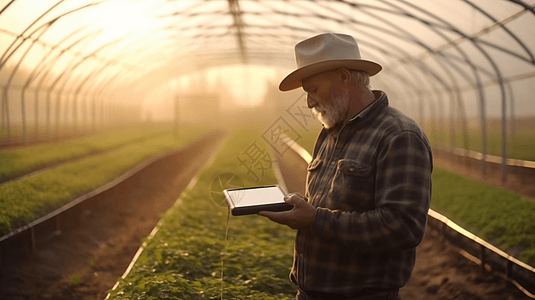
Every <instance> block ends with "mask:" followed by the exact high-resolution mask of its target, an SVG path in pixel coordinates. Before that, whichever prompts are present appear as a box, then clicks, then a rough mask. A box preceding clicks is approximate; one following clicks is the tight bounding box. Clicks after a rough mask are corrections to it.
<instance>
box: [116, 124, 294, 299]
mask: <svg viewBox="0 0 535 300" xmlns="http://www.w3.org/2000/svg"><path fill="white" fill-rule="evenodd" d="M260 135H261V133H260V131H255V130H247V131H241V132H238V133H236V134H235V135H233V136H232V137H231V138H230V139H229V140H228V142H227V143H226V144H225V146H224V148H223V149H221V151H220V152H218V154H217V157H216V158H215V160H214V163H213V165H211V166H208V167H206V168H205V169H203V170H202V171H201V173H200V174H199V178H198V181H197V183H196V184H195V186H194V187H192V188H191V189H188V190H186V191H184V192H183V193H182V195H181V197H180V202H179V203H177V204H176V205H175V206H173V208H171V209H170V210H169V211H168V212H167V213H166V214H164V215H163V217H162V219H163V220H164V222H163V224H162V225H161V226H160V227H159V231H158V232H157V234H156V235H155V236H154V238H152V239H150V240H149V239H146V242H147V246H146V247H145V249H144V251H143V253H142V254H141V256H140V257H139V259H138V260H137V261H136V263H135V264H134V267H133V269H132V271H131V272H130V273H129V275H128V276H127V277H126V279H120V280H119V286H118V288H117V289H116V290H114V291H112V292H111V293H110V295H111V297H110V298H111V299H220V298H221V296H223V299H290V298H294V297H295V288H294V287H293V285H292V284H291V283H290V281H289V279H288V275H289V272H290V267H291V263H292V257H293V240H294V237H295V231H293V230H291V229H289V228H288V227H285V226H282V225H278V224H276V223H273V222H271V221H269V220H267V219H265V218H263V217H260V216H256V215H252V216H239V217H233V216H229V215H228V209H227V208H226V207H221V206H219V205H217V203H221V202H222V199H219V197H222V195H220V194H212V195H211V194H210V191H211V183H212V182H213V180H214V179H215V178H217V177H218V176H219V175H220V174H223V173H227V172H229V171H231V172H233V173H235V175H237V176H239V177H241V179H242V180H243V183H244V185H245V186H253V185H267V184H273V183H276V178H275V175H274V173H273V172H272V170H269V172H265V173H264V175H263V176H261V177H260V178H259V181H258V182H257V181H255V178H254V177H252V176H249V175H248V174H247V169H246V168H244V167H239V161H238V160H237V158H238V157H239V156H240V155H241V153H243V151H244V149H246V148H247V147H248V146H249V145H250V144H251V143H252V142H253V141H254V140H257V141H261V138H260ZM259 144H260V143H259ZM263 147H264V150H265V145H264V146H263ZM212 197H215V199H212ZM227 220H228V223H227ZM227 225H228V230H229V232H228V236H227V239H225V237H226V229H227ZM222 270H223V274H222V273H221V271H222ZM222 278H223V281H222V280H221V279H222Z"/></svg>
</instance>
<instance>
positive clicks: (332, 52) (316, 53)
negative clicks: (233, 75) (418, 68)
mask: <svg viewBox="0 0 535 300" xmlns="http://www.w3.org/2000/svg"><path fill="white" fill-rule="evenodd" d="M295 61H296V64H297V69H296V70H295V71H293V72H292V73H290V74H288V76H286V78H284V79H283V80H282V82H281V83H280V85H279V89H280V90H281V91H289V90H293V89H296V88H299V87H301V80H303V79H304V78H307V77H309V76H312V75H315V74H318V73H321V72H325V71H329V70H334V69H338V68H347V69H354V70H360V71H365V72H367V73H368V74H369V75H370V76H373V75H375V74H377V73H379V71H381V69H382V67H381V65H379V64H377V63H375V62H372V61H369V60H363V59H361V58H360V51H359V46H358V45H357V42H356V41H355V39H354V38H353V37H352V36H350V35H347V34H339V33H323V34H320V35H316V36H314V37H311V38H309V39H306V40H304V41H301V42H299V43H298V44H297V45H295Z"/></svg>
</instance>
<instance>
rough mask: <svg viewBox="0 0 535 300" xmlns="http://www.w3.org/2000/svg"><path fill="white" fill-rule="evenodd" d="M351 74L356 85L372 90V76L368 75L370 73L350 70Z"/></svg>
mask: <svg viewBox="0 0 535 300" xmlns="http://www.w3.org/2000/svg"><path fill="white" fill-rule="evenodd" d="M349 73H351V77H352V78H353V81H354V82H355V84H357V85H362V86H365V87H366V88H368V90H371V87H370V75H368V73H366V72H364V71H359V70H349Z"/></svg>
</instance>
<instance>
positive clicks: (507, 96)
mask: <svg viewBox="0 0 535 300" xmlns="http://www.w3.org/2000/svg"><path fill="white" fill-rule="evenodd" d="M14 1H15V0H12V1H11V2H10V3H9V4H7V5H6V6H4V8H3V9H2V12H3V11H5V10H6V9H7V7H8V6H9V5H11V4H12V3H14ZM62 1H64V0H61V1H59V2H57V3H56V4H55V5H54V6H53V7H51V8H50V9H49V10H48V11H47V12H49V11H51V10H52V9H53V8H54V7H55V6H57V5H58V4H59V3H61V2H62ZM463 1H464V2H465V3H466V4H467V5H470V6H471V7H473V8H474V9H475V10H477V12H478V13H479V14H481V15H483V16H485V17H486V18H488V19H489V20H491V21H492V22H494V24H493V26H494V27H497V28H504V30H505V31H506V33H507V34H509V35H510V36H511V37H512V38H513V39H514V40H515V41H516V42H517V43H518V44H519V45H520V47H521V48H522V49H523V52H524V53H523V54H520V52H517V51H511V50H509V49H506V48H504V47H500V46H499V45H495V44H492V43H489V42H486V41H484V40H482V39H479V35H477V34H472V35H467V34H465V33H463V32H462V31H461V30H460V29H459V28H456V27H455V26H453V25H452V24H449V23H448V22H447V21H445V20H442V19H440V17H439V16H436V15H433V14H432V13H430V12H428V11H425V10H419V11H420V12H422V13H424V14H426V15H427V16H430V17H431V19H432V21H430V20H427V19H425V20H424V19H422V18H417V17H416V16H414V15H412V14H411V12H410V11H409V10H407V9H405V8H401V7H400V6H399V5H398V4H403V5H405V6H408V7H410V6H411V4H410V3H408V2H406V1H403V0H396V1H394V0H392V1H383V3H388V4H389V5H391V6H390V7H393V9H387V8H384V7H376V6H372V5H364V4H357V3H352V2H349V1H343V0H340V1H338V2H339V3H342V4H345V5H347V6H351V7H353V8H355V9H361V10H362V9H363V10H367V11H380V12H383V13H384V12H388V13H395V14H397V15H399V16H404V17H408V18H412V19H414V20H416V21H419V22H421V23H422V26H425V27H427V28H430V29H431V30H434V31H435V33H436V34H439V33H440V32H441V30H448V31H450V32H452V33H456V34H457V35H459V36H460V38H459V39H458V40H454V39H447V38H445V41H446V44H445V45H443V46H442V47H438V48H435V49H432V48H431V47H429V46H428V45H426V44H425V43H424V42H423V41H419V40H417V39H413V38H407V37H408V36H407V35H402V37H403V39H404V41H405V42H409V43H414V44H415V45H419V46H421V47H423V48H424V49H426V51H427V53H428V54H430V55H431V56H432V57H433V58H434V59H435V60H436V61H438V60H444V61H446V62H450V63H451V62H452V60H457V59H458V57H455V56H451V54H448V53H447V52H445V50H446V49H447V48H448V47H454V48H455V49H456V51H462V49H461V48H459V47H458V46H457V45H458V44H459V43H462V42H463V41H468V42H469V43H472V44H473V45H474V46H475V47H477V48H478V49H479V51H480V53H482V54H484V55H485V53H486V50H485V49H484V48H483V47H482V46H483V45H484V46H487V47H491V48H493V49H496V50H497V51H499V52H501V53H504V54H506V55H509V56H513V57H516V58H518V59H522V60H524V61H526V62H529V63H532V64H533V63H534V62H533V57H534V56H533V54H532V53H531V52H530V51H529V49H528V48H527V46H526V45H525V44H524V43H523V42H522V40H521V39H519V38H518V37H517V36H516V35H515V34H514V33H513V32H511V31H510V30H508V29H507V26H506V25H505V24H504V23H503V22H498V21H497V20H496V19H494V18H493V17H492V16H491V15H490V14H488V13H486V12H485V10H484V9H483V8H481V7H478V6H477V5H475V4H474V3H472V2H471V1H469V0H463ZM102 2H104V0H103V1H99V2H93V3H91V5H95V4H100V3H102ZM234 2H235V3H234ZM510 2H511V3H515V4H517V5H519V6H521V7H523V8H524V9H525V11H526V12H528V11H530V12H532V13H534V14H535V12H534V9H533V6H530V5H528V4H525V3H524V2H522V1H511V0H510ZM205 3H207V1H202V2H196V3H194V4H193V5H191V6H188V7H186V8H185V9H181V11H180V12H173V13H171V14H163V15H160V16H161V17H169V16H171V17H172V16H176V15H180V16H184V17H186V18H195V17H196V16H201V15H204V16H206V15H210V14H212V15H214V18H217V16H220V15H222V14H227V15H231V16H233V17H234V16H240V17H243V16H248V15H254V14H255V12H248V11H244V10H242V9H240V8H239V7H238V8H234V9H232V8H231V7H230V6H232V5H236V4H238V1H237V0H229V1H228V4H229V10H228V11H224V10H219V11H216V12H213V11H211V12H195V11H194V10H195V9H196V8H198V7H202V5H204V4H205ZM393 3H397V4H396V5H394V4H393ZM258 5H263V7H269V5H265V3H261V2H259V3H258ZM287 5H291V6H292V7H291V8H294V7H299V6H300V4H299V3H298V4H295V3H290V2H287ZM319 5H320V6H321V5H322V3H319ZM324 6H325V5H324ZM77 9H81V8H80V7H79V8H77ZM411 9H419V8H417V7H412V8H411ZM270 13H271V14H273V15H274V14H278V15H283V16H284V15H286V16H292V17H296V18H298V19H300V20H301V21H303V22H304V24H307V23H308V24H310V22H311V21H308V18H309V17H310V18H314V19H330V20H331V21H334V22H339V23H344V24H345V23H346V22H351V21H354V20H352V19H351V18H350V17H349V16H347V17H346V18H344V19H343V20H340V19H336V18H333V17H330V16H327V15H322V14H321V12H320V11H319V10H317V9H314V8H313V9H306V10H304V13H291V12H282V11H280V10H278V9H271V10H270ZM0 14H1V12H0ZM44 15H46V13H44V14H43V16H44ZM43 16H41V17H40V18H42V17H43ZM264 17H269V16H264ZM40 18H38V19H40ZM311 20H312V19H311ZM36 22H37V20H36V21H35V22H34V23H32V25H30V27H32V26H33V25H34V24H35V23H36ZM497 23H499V24H497ZM316 25H317V24H316ZM224 26H226V24H225V25H224ZM224 26H223V25H222V26H213V27H210V25H205V24H202V25H199V24H197V25H190V28H184V27H182V28H180V27H176V28H175V29H179V28H180V29H179V30H180V35H183V34H184V32H187V31H189V30H188V29H191V30H192V31H193V29H195V28H197V29H199V28H201V29H202V28H205V29H207V28H215V27H224ZM236 26H239V27H240V28H243V30H240V32H239V34H238V36H237V39H238V40H239V39H241V40H242V42H243V43H251V44H248V45H247V46H252V45H258V44H259V43H257V42H255V40H254V37H251V35H249V36H248V31H249V27H247V24H245V23H244V21H243V20H241V21H239V22H238V21H237V20H236V19H234V23H233V24H232V25H230V26H229V28H230V30H232V29H233V28H236ZM30 27H29V28H30ZM186 27H187V26H186ZM314 27H317V26H314ZM256 28H261V26H256ZM273 28H278V29H281V31H283V30H289V31H290V32H285V33H284V36H285V37H289V39H288V40H289V41H291V40H292V39H295V36H296V35H295V32H296V31H297V32H301V33H304V32H312V30H306V29H305V28H304V26H302V27H299V25H297V26H291V25H283V26H278V27H276V26H274V27H273ZM382 28H383V30H385V29H386V28H391V29H394V31H398V32H399V30H400V29H402V27H400V26H398V27H397V28H396V27H393V26H391V25H390V26H387V27H386V28H385V27H382ZM160 29H162V28H160ZM170 29H172V28H170ZM264 29H265V28H264ZM31 37H32V35H30V36H29V37H25V36H24V33H23V34H22V35H19V37H18V38H17V39H15V41H14V42H13V44H12V46H10V48H8V50H9V51H10V52H11V53H10V55H11V54H13V53H14V52H13V51H11V50H12V48H13V47H15V46H14V45H15V43H18V41H19V39H23V42H22V43H20V44H19V46H20V45H22V44H23V43H24V42H25V41H26V40H24V39H25V38H31ZM214 37H215V35H213V36H210V35H202V37H201V36H199V39H197V40H193V41H190V45H195V42H198V41H199V40H203V42H204V43H209V42H211V41H213V40H214ZM285 37H282V38H280V39H279V40H278V42H280V44H282V45H287V44H286V43H284V42H285ZM120 38H121V39H122V38H124V36H121V37H120ZM217 38H219V39H222V38H223V37H217ZM260 39H261V38H260ZM124 40H127V39H126V38H124ZM160 41H163V42H164V43H165V41H164V40H163V39H162V40H160ZM33 43H35V42H33ZM119 44H121V45H122V47H124V45H125V44H124V43H123V42H118V44H117V46H114V47H110V48H114V49H116V50H117V49H119V48H121V46H119ZM197 45H198V44H197ZM444 46H446V47H444ZM252 48H253V47H245V46H243V47H240V51H242V52H243V51H244V50H243V49H246V50H247V53H246V55H247V56H251V55H252V56H254V55H255V54H254V53H256V52H258V51H259V49H252ZM372 50H376V48H372ZM130 53H132V52H130ZM258 53H260V52H258ZM4 54H5V53H4ZM155 54H156V53H154V52H150V51H149V50H147V52H146V54H145V55H144V57H145V58H147V62H150V61H154V58H153V57H155V56H153V57H151V55H155ZM526 55H527V56H526ZM138 57H139V56H138ZM202 57H205V58H206V57H207V56H202ZM243 57H244V55H243V54H242V61H243ZM272 57H276V55H273V56H272ZM461 57H462V58H461V59H460V61H462V62H463V63H466V64H469V65H470V67H471V68H472V72H473V76H474V77H473V78H474V81H475V88H474V91H475V92H476V93H478V95H479V101H480V103H481V105H480V107H481V111H484V103H485V95H484V90H483V84H482V82H481V78H480V74H485V75H486V76H489V74H492V77H493V78H494V79H495V80H496V81H497V82H498V85H499V87H500V90H501V91H502V92H501V95H502V111H506V106H505V103H506V102H507V100H509V103H510V106H511V114H512V118H513V119H514V112H513V108H514V103H513V101H512V99H513V97H514V94H513V93H511V86H510V80H509V79H506V78H502V77H501V74H500V72H499V71H500V70H499V66H497V65H496V64H493V59H494V57H492V56H490V55H488V54H487V55H486V58H487V60H488V61H489V63H490V64H491V65H492V69H493V71H494V72H487V71H486V70H484V69H483V68H482V67H481V66H476V65H474V64H473V63H471V61H470V60H469V58H467V57H466V56H464V55H463V54H461ZM95 58H97V59H99V58H98V57H96V56H95ZM116 58H117V56H115V57H113V59H114V60H116ZM106 59H110V56H108V57H106V58H105V59H103V62H102V63H101V64H100V65H101V67H98V66H97V65H93V66H92V67H91V68H90V69H89V70H91V69H93V70H96V69H97V68H99V69H100V70H107V69H108V67H111V66H112V65H113V64H110V63H106ZM151 59H152V60H151ZM172 59H173V57H171V56H170V55H169V56H166V57H165V61H169V62H170V61H172ZM422 59H423V58H419V57H411V58H410V59H404V60H403V61H401V60H399V61H400V62H401V63H403V64H407V65H413V66H414V67H416V68H417V69H420V70H421V71H422V74H430V73H429V70H431V69H433V68H434V66H428V65H427V63H425V62H424V61H423V60H422ZM418 60H419V61H420V62H419V63H423V65H419V66H418V64H419V63H418ZM119 61H120V60H119ZM120 62H121V63H122V61H120ZM214 62H217V60H215V61H214ZM199 65H200V66H201V67H203V66H202V65H203V63H199ZM439 65H440V64H439ZM453 65H455V64H453ZM422 66H423V67H422ZM450 67H451V66H447V68H450ZM154 68H156V66H155V67H153V69H154ZM425 69H428V70H427V71H426V70H425ZM454 69H456V70H455V73H456V74H459V73H458V72H459V71H461V69H460V68H454ZM452 71H453V70H452ZM149 72H152V70H150V69H149V71H147V72H145V74H147V73H149ZM433 72H434V71H433ZM480 72H481V73H480ZM70 73H71V74H75V73H76V71H75V70H71V71H70ZM126 73H129V72H126ZM142 73H143V72H142ZM101 76H103V75H100V74H99V75H88V74H87V72H86V73H85V75H81V78H77V79H70V80H71V81H78V83H76V84H75V85H76V86H77V87H76V88H75V89H74V90H75V95H80V94H81V93H82V91H83V90H87V91H88V92H89V91H90V90H91V88H89V86H90V85H91V84H93V85H94V86H96V85H95V84H94V83H95V80H97V78H100V77H101ZM462 76H463V77H465V76H466V77H465V78H470V77H468V76H467V74H465V75H462ZM143 77H144V75H143V74H138V73H137V72H132V73H131V74H130V75H124V76H123V77H122V80H121V81H122V82H123V84H127V82H129V81H130V84H132V83H131V82H132V81H138V80H139V79H140V78H143ZM432 77H434V78H435V79H437V78H438V77H440V75H438V74H435V75H433V76H432ZM492 77H491V78H492ZM424 78H425V77H424ZM450 79H451V78H450ZM474 81H472V80H468V82H472V84H473V82H474ZM450 82H451V81H450ZM63 84H64V85H65V84H66V81H65V82H64V83H63ZM441 84H444V83H441ZM430 86H433V85H430ZM454 86H456V87H455V89H458V85H454ZM505 89H508V91H505ZM438 90H439V89H438V88H436V87H435V91H438ZM4 91H7V88H4ZM62 91H63V90H62ZM36 93H38V91H36ZM5 94H7V92H5ZM23 94H24V92H23ZM23 97H24V96H23ZM77 97H78V96H75V99H76V98H77ZM435 97H436V96H435ZM437 99H438V97H437ZM5 101H7V96H6V97H4V99H3V102H2V103H4V102H5ZM459 101H461V102H462V100H459ZM36 102H37V99H36ZM480 114H481V113H480ZM2 116H4V115H2ZM481 117H482V119H483V120H484V119H485V115H482V116H481ZM502 119H504V118H502ZM483 122H485V121H483ZM483 122H482V123H483ZM504 122H505V119H504ZM485 127H486V126H482V128H485ZM484 130H485V129H483V130H482V131H484ZM482 134H483V136H486V133H485V132H482ZM503 140H504V141H505V140H506V139H505V138H504V139H503ZM485 144H486V143H485ZM484 152H486V150H485V151H484ZM502 152H504V153H506V152H505V151H502ZM505 155H506V154H505Z"/></svg>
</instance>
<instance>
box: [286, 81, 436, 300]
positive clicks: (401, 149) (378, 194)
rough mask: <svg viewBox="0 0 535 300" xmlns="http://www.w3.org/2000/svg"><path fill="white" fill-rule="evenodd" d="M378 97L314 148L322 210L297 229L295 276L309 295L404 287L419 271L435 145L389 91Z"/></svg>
mask: <svg viewBox="0 0 535 300" xmlns="http://www.w3.org/2000/svg"><path fill="white" fill-rule="evenodd" d="M374 94H375V95H376V98H377V100H376V101H374V102H373V103H372V104H370V105H369V106H368V107H366V108H365V109H364V110H363V111H361V112H360V113H359V114H357V115H356V116H355V117H353V118H352V119H351V120H349V121H348V122H346V123H345V124H343V125H342V126H341V128H336V129H335V130H329V131H330V132H327V131H326V130H325V129H323V130H322V131H321V133H320V135H319V137H318V139H317V141H316V144H315V146H314V152H313V160H312V162H311V163H310V164H309V166H308V174H307V186H306V194H305V196H306V198H307V199H308V201H309V202H310V203H311V204H312V205H313V206H314V207H316V214H315V216H314V220H313V223H312V224H311V225H310V226H308V227H306V228H304V229H300V230H299V231H298V232H297V236H296V243H295V253H294V264H293V268H292V271H291V274H290V278H291V280H292V281H293V282H294V283H295V284H296V285H297V286H298V287H299V289H301V290H303V291H305V292H321V293H332V294H339V295H346V296H356V295H358V293H359V291H361V290H363V289H366V288H381V289H396V288H400V287H402V286H404V285H405V283H406V282H407V281H408V280H409V277H410V275H411V273H412V269H413V267H414V262H415V253H416V250H415V248H416V246H417V245H418V244H419V243H420V242H421V240H422V238H423V235H424V231H425V227H426V224H427V214H428V210H429V202H430V198H431V172H432V168H433V163H432V152H431V147H430V145H429V141H428V140H427V137H426V136H425V134H424V133H423V132H422V130H421V129H420V128H419V127H418V125H417V124H416V123H415V122H414V121H413V120H411V119H410V118H408V117H406V116H405V115H403V114H402V113H401V112H399V111H398V110H396V109H394V108H392V107H390V106H389V105H388V98H387V96H386V94H385V93H383V92H381V91H374Z"/></svg>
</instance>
